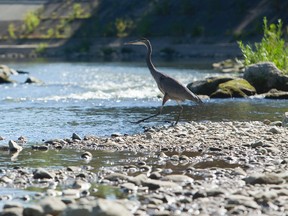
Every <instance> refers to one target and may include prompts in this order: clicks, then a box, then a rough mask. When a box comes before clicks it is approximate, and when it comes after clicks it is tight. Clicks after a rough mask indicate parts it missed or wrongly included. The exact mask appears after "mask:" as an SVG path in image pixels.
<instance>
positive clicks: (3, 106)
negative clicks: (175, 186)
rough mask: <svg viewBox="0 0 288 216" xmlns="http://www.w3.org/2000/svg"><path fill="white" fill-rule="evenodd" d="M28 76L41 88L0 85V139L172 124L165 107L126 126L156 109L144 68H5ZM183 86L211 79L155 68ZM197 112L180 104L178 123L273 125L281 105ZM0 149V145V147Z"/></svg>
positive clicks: (201, 72)
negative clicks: (267, 122)
mask: <svg viewBox="0 0 288 216" xmlns="http://www.w3.org/2000/svg"><path fill="white" fill-rule="evenodd" d="M9 66H11V67H13V68H15V69H21V70H24V71H29V72H30V73H31V76H34V77H36V78H38V79H40V80H42V81H44V84H40V85H28V84H21V83H23V81H24V80H25V79H26V76H23V75H19V76H14V77H12V78H13V79H15V80H17V81H19V82H20V84H19V83H18V84H12V85H0V111H1V114H2V118H1V129H0V135H1V136H3V137H5V138H6V140H7V139H17V138H18V137H19V136H21V135H22V136H25V137H27V138H28V140H29V142H32V143H35V142H41V141H42V140H47V139H51V138H64V137H70V136H71V134H72V133H73V132H76V133H78V134H79V135H80V136H85V135H89V134H95V135H99V136H107V135H110V134H111V133H114V132H118V133H122V134H133V133H138V132H142V130H143V129H142V127H143V126H152V125H159V124H160V125H161V124H163V123H164V122H167V121H168V122H169V121H173V120H175V117H176V115H177V112H178V110H179V107H178V106H177V104H176V103H175V102H173V101H169V102H167V104H166V106H165V108H164V109H163V115H161V116H158V117H157V118H154V119H151V120H150V121H148V122H147V123H142V124H140V125H137V124H133V123H131V122H133V121H137V120H139V119H141V118H144V117H146V116H149V115H151V114H154V113H155V112H157V111H158V109H159V106H160V105H161V98H159V95H161V94H160V91H159V90H158V89H157V86H156V84H155V82H154V80H153V79H152V76H151V75H150V74H149V71H148V69H147V68H146V66H145V65H144V64H135V63H65V62H56V63H49V62H36V63H10V64H9ZM159 69H160V70H161V71H165V72H166V73H167V74H169V75H171V76H173V77H175V78H177V79H178V80H179V81H181V82H182V83H184V84H188V83H189V82H191V81H193V80H198V79H203V78H204V77H208V76H212V75H215V71H212V70H208V69H193V68H189V67H181V65H179V64H178V65H177V64H175V66H174V67H172V66H171V64H170V65H169V67H160V68H159ZM204 102H205V103H204V105H203V106H196V105H195V104H193V103H192V102H185V103H184V110H183V115H182V117H181V119H180V121H192V120H193V121H206V120H211V121H222V120H243V121H248V120H263V119H265V118H267V119H270V120H279V119H281V117H282V113H283V112H284V111H285V109H286V107H287V101H277V100H273V101H271V100H263V99H255V100H250V99H227V100H206V101H204ZM0 144H1V142H0Z"/></svg>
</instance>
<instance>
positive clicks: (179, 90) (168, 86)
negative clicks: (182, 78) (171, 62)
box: [159, 75, 202, 103]
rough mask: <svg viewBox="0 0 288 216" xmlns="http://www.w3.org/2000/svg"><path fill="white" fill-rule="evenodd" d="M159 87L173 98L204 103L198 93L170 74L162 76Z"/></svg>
mask: <svg viewBox="0 0 288 216" xmlns="http://www.w3.org/2000/svg"><path fill="white" fill-rule="evenodd" d="M159 88H160V90H161V91H162V92H165V93H166V94H168V96H169V98H170V99H172V100H177V101H184V100H191V101H194V102H196V103H202V101H201V99H200V98H199V97H198V96H197V95H196V94H194V93H193V92H191V91H190V90H189V89H188V88H187V87H186V86H184V85H182V84H181V83H180V82H178V81H177V80H175V79H174V78H172V77H170V76H167V75H163V76H161V77H160V79H159Z"/></svg>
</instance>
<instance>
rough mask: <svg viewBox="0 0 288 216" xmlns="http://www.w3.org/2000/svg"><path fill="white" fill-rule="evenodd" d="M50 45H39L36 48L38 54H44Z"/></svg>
mask: <svg viewBox="0 0 288 216" xmlns="http://www.w3.org/2000/svg"><path fill="white" fill-rule="evenodd" d="M47 47H48V44H47V43H39V44H38V46H37V47H36V48H35V53H36V54H42V53H44V52H45V50H46V49H47Z"/></svg>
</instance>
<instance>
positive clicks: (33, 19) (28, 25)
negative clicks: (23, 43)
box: [24, 12, 40, 33]
mask: <svg viewBox="0 0 288 216" xmlns="http://www.w3.org/2000/svg"><path fill="white" fill-rule="evenodd" d="M39 24H40V19H39V17H38V16H37V14H36V13H34V12H28V13H27V14H26V15H25V18H24V28H25V30H26V31H27V33H31V32H33V31H34V29H35V28H37V26H38V25H39Z"/></svg>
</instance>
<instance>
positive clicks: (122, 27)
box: [115, 18, 133, 37]
mask: <svg viewBox="0 0 288 216" xmlns="http://www.w3.org/2000/svg"><path fill="white" fill-rule="evenodd" d="M132 26H133V21H132V20H130V19H121V18H118V19H116V21H115V27H116V32H117V36H118V37H125V36H127V35H128V32H127V31H128V30H129V29H130V28H131V27H132Z"/></svg>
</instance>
